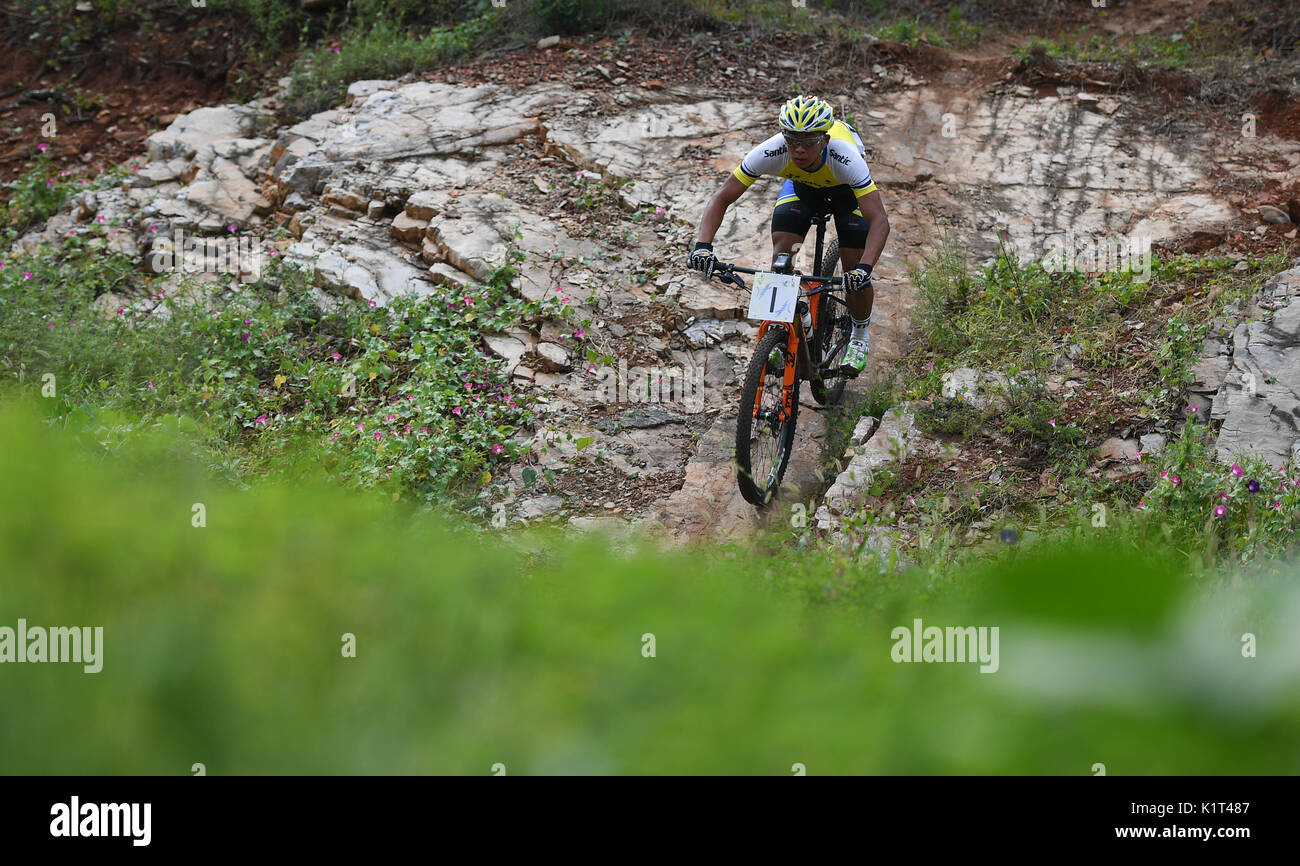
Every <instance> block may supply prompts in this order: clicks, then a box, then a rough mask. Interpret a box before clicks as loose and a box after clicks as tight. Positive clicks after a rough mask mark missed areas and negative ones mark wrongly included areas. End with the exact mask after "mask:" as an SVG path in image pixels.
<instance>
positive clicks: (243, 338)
mask: <svg viewBox="0 0 1300 866" xmlns="http://www.w3.org/2000/svg"><path fill="white" fill-rule="evenodd" d="M251 336H252V334H250V333H248V331H245V332H244V333H242V334H240V335H239V342H241V343H247V342H248V338H249V337H251Z"/></svg>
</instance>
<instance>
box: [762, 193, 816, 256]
mask: <svg viewBox="0 0 1300 866" xmlns="http://www.w3.org/2000/svg"><path fill="white" fill-rule="evenodd" d="M811 225H812V208H811V207H809V206H808V204H807V203H806V202H803V201H800V200H799V196H798V195H796V194H795V191H794V181H791V180H787V181H786V182H785V183H784V184H782V186H781V192H780V193H779V194H778V195H777V197H776V207H775V208H773V209H772V258H774V259H775V258H776V257H777V256H779V255H780V254H781V253H788V252H791V251H792V250H793V249H794V245H795V244H801V243H803V240H804V238H806V237H807V236H808V228H809V227H810V226H811Z"/></svg>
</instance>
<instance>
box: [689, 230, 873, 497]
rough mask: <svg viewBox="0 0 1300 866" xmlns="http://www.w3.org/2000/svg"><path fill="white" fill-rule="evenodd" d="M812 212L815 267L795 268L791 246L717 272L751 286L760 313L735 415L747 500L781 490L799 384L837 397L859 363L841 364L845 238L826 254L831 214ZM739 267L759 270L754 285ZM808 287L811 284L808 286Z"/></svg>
mask: <svg viewBox="0 0 1300 866" xmlns="http://www.w3.org/2000/svg"><path fill="white" fill-rule="evenodd" d="M830 217H831V214H829V213H826V214H822V215H820V216H817V217H814V218H813V225H815V226H817V241H816V247H815V248H814V254H813V273H812V274H799V273H796V272H795V270H794V266H793V257H792V256H791V255H790V254H789V253H782V254H780V255H778V256H777V257H776V258H775V259H774V260H773V262H772V269H771V270H770V271H762V270H754V269H753V268H742V267H739V266H737V265H728V264H724V263H721V262H719V263H718V265H717V267H716V268H715V269H714V272H713V275H714V276H715V277H717V278H719V279H720V280H722V281H723V282H727V283H731V284H733V285H736V286H739V287H740V288H742V289H744V290H745V291H747V292H750V305H749V318H751V319H755V320H757V321H760V322H761V323H762V324H760V325H759V328H758V345H757V347H756V348H755V349H754V355H753V357H752V358H751V359H750V362H749V367H748V369H747V370H746V372H745V382H744V385H743V386H742V387H741V389H740V413H739V417H738V418H737V421H736V483H737V485H738V486H739V487H740V495H741V496H743V497H744V498H745V501H746V502H749V503H751V504H753V505H756V506H758V507H759V508H763V507H765V506H766V505H768V504H769V503H770V502H771V501H772V500H773V499H774V498H775V497H776V495H777V492H778V491H779V490H780V488H781V479H782V478H783V477H784V476H785V470H786V466H787V465H788V464H789V462H790V453H791V450H792V449H793V447H794V431H795V424H796V423H797V422H798V418H799V386H800V383H801V382H803V381H807V382H808V385H809V390H811V391H812V395H813V399H814V400H816V401H817V402H818V403H819V404H821V405H823V406H826V405H835V404H837V403H839V402H840V401H841V400H842V399H843V397H844V388H845V385H847V384H848V380H849V379H851V378H853V377H855V376H857V375H858V371H857V370H855V369H854V368H852V367H845V366H842V365H841V364H840V361H841V359H842V358H843V354H844V350H845V348H846V347H847V346H848V343H849V336H850V334H851V332H852V328H853V325H852V321H851V319H850V317H849V311H848V305H847V304H846V303H845V301H844V298H843V293H842V292H839V293H837V292H836V289H837V288H838V287H839V286H840V285H842V283H843V278H842V277H836V276H833V275H834V273H835V270H836V267H837V266H838V265H839V241H838V240H837V241H836V242H835V243H833V244H832V245H831V248H830V250H829V251H828V255H827V257H826V260H825V261H823V260H822V243H823V241H824V240H825V235H826V222H827V220H828V219H830ZM740 274H752V275H753V276H754V280H753V288H752V289H751V288H750V287H749V286H747V285H745V281H744V280H743V279H741V277H740ZM804 289H806V291H804Z"/></svg>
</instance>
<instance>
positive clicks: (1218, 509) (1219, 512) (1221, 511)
mask: <svg viewBox="0 0 1300 866" xmlns="http://www.w3.org/2000/svg"><path fill="white" fill-rule="evenodd" d="M1227 513H1228V509H1226V508H1224V507H1223V506H1222V505H1216V506H1214V516H1215V517H1222V516H1223V515H1225V514H1227Z"/></svg>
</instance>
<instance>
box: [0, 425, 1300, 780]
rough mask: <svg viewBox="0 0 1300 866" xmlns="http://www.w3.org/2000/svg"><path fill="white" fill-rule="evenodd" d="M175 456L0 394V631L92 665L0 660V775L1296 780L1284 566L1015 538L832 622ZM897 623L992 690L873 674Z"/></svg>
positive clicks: (640, 555) (782, 571) (715, 554)
mask: <svg viewBox="0 0 1300 866" xmlns="http://www.w3.org/2000/svg"><path fill="white" fill-rule="evenodd" d="M83 435H84V436H86V437H87V438H93V431H84V432H83ZM185 436H186V434H185V431H184V430H183V429H181V428H180V427H179V426H176V425H173V426H171V427H168V426H166V425H163V426H162V427H159V428H158V430H157V433H156V436H155V437H152V438H139V439H137V440H135V441H134V443H133V444H132V445H130V446H129V447H127V448H124V449H123V450H121V451H119V452H118V453H117V454H115V455H114V457H113V458H112V459H104V458H102V457H91V456H88V454H89V453H94V452H87V451H85V450H83V449H82V448H81V447H79V446H77V445H76V444H75V443H74V441H73V439H74V437H72V436H70V435H69V434H66V433H60V432H58V431H57V430H53V429H50V428H49V427H47V426H46V425H45V424H43V423H42V421H41V415H40V410H39V407H34V406H32V405H31V401H29V400H26V399H24V400H9V401H7V402H5V403H4V404H0V470H2V471H3V477H4V478H5V484H4V485H3V486H0V514H2V515H3V518H2V519H0V568H2V569H3V575H4V576H3V582H2V583H0V586H3V592H2V593H0V626H9V627H11V628H12V627H14V626H15V625H16V623H17V620H18V619H19V618H20V617H21V618H24V619H26V620H27V622H28V623H29V624H31V625H46V626H51V625H67V626H72V625H86V626H102V627H103V628H104V648H103V659H104V662H103V670H102V671H101V672H100V673H98V674H93V675H92V674H85V673H83V672H82V671H81V668H80V666H79V665H73V664H17V663H12V664H11V663H6V664H3V665H0V699H2V700H3V705H4V712H3V713H0V773H4V774H23V773H39V774H45V773H70V774H81V773H87V774H164V775H170V774H176V775H185V774H188V773H189V772H190V767H191V765H192V764H194V763H195V762H201V763H203V764H205V765H206V767H207V772H208V773H209V774H212V775H233V774H279V773H304V774H327V773H341V774H352V773H385V774H386V773H394V774H417V773H457V774H472V775H486V774H488V773H489V772H490V768H491V767H492V765H493V764H495V763H498V762H499V763H503V764H505V766H506V768H507V772H508V773H509V774H511V775H528V774H542V773H556V774H563V773H589V774H627V773H646V774H668V773H736V774H755V775H766V774H776V775H784V774H789V773H790V772H791V771H792V770H791V768H792V765H793V764H795V763H802V764H804V765H805V766H806V767H807V772H808V773H809V774H810V775H829V774H844V773H921V774H928V773H993V774H998V773H1029V774H1039V773H1050V774H1066V775H1088V774H1091V773H1092V766H1093V764H1094V763H1097V762H1102V763H1105V764H1106V767H1107V773H1108V774H1109V775H1127V774H1148V773H1172V774H1181V773H1208V774H1219V773H1284V774H1285V773H1295V772H1297V771H1300V743H1298V742H1297V740H1296V738H1295V736H1294V732H1295V730H1296V725H1297V722H1300V689H1297V688H1296V686H1297V685H1298V684H1300V682H1298V680H1300V662H1297V659H1300V652H1298V651H1297V650H1298V649H1300V647H1298V646H1297V642H1298V641H1300V637H1298V636H1300V629H1298V628H1297V627H1296V626H1297V625H1300V622H1297V617H1298V614H1300V596H1298V595H1297V592H1296V589H1295V581H1294V573H1293V572H1292V571H1289V570H1288V571H1286V572H1285V573H1282V574H1279V575H1276V576H1270V575H1257V576H1255V577H1254V578H1252V579H1251V580H1248V581H1246V582H1243V583H1241V584H1240V585H1238V586H1235V587H1231V588H1228V587H1215V586H1213V585H1208V586H1207V585H1204V584H1202V585H1200V586H1195V585H1192V584H1190V583H1188V582H1187V581H1186V580H1185V579H1183V578H1182V577H1181V576H1180V573H1179V571H1178V569H1177V565H1178V563H1177V562H1176V561H1170V560H1163V559H1157V560H1151V559H1146V558H1137V557H1135V556H1133V555H1132V553H1131V552H1127V551H1124V550H1109V551H1107V550H1097V549H1075V550H1069V549H1047V548H1040V549H1037V550H1034V549H1026V550H1008V551H1007V552H1006V553H1005V555H1003V556H1002V557H1000V558H998V559H997V560H996V561H995V562H993V563H992V564H991V565H989V566H988V567H986V568H984V569H982V570H975V571H969V570H968V571H966V572H965V573H952V574H948V575H945V579H943V580H941V581H935V580H933V579H932V578H930V577H928V576H925V575H920V574H916V573H908V574H904V575H901V576H890V577H889V578H888V579H886V578H884V577H882V576H880V575H878V574H876V573H875V572H873V571H871V570H868V569H864V568H862V567H859V568H858V569H857V570H856V571H855V572H849V573H848V574H845V575H843V576H842V577H841V578H839V579H841V580H843V581H844V582H845V583H846V584H851V585H855V586H856V587H857V588H858V589H859V590H861V591H860V592H859V593H858V594H857V595H856V596H853V598H852V600H850V602H849V603H847V604H844V605H838V604H832V603H827V602H825V601H820V602H819V601H813V600H812V597H813V595H814V593H812V592H800V589H799V587H798V586H796V585H795V583H796V582H798V581H801V580H802V581H804V585H803V589H804V590H810V589H812V588H814V587H815V586H816V585H818V584H820V583H821V582H823V581H825V580H827V579H829V574H828V572H827V565H826V563H827V561H826V560H822V559H819V558H813V557H805V558H804V559H803V562H804V563H805V565H804V566H803V568H804V569H805V571H804V572H802V573H801V572H800V570H799V569H800V566H799V565H798V564H797V563H798V560H796V559H795V558H794V557H790V558H789V559H788V560H778V559H769V558H764V557H755V556H753V555H752V554H751V553H749V552H747V551H743V550H733V551H725V550H713V551H691V552H681V553H674V554H668V553H657V552H654V551H653V550H651V549H649V548H643V547H640V546H639V545H637V544H635V543H629V544H627V545H624V546H617V545H609V544H607V543H606V542H604V541H602V540H601V539H600V538H598V537H594V536H592V537H584V538H577V539H574V538H565V537H562V536H559V535H549V534H530V535H513V534H506V533H497V534H492V533H487V534H484V533H479V532H474V531H471V530H468V529H466V528H464V527H463V526H462V525H461V524H459V523H458V521H457V520H456V518H455V517H454V516H453V515H445V514H437V513H434V512H428V511H414V510H410V509H407V508H404V507H402V506H395V505H392V504H391V503H388V502H384V501H382V500H380V499H379V498H377V497H372V496H369V495H365V494H355V493H354V494H348V493H345V492H343V491H340V490H338V489H337V488H329V487H324V488H316V487H312V486H310V485H308V486H292V487H291V486H275V485H255V486H254V487H252V488H250V489H246V490H235V489H231V488H229V487H226V486H224V485H221V484H219V483H216V482H214V481H212V480H211V479H210V478H209V477H208V476H207V475H206V473H205V472H204V471H203V468H202V466H201V465H199V464H196V463H192V462H189V461H187V460H186V459H185V458H184V457H183V456H177V451H178V450H179V451H180V452H181V453H183V452H184V448H180V449H177V448H176V443H177V442H178V441H181V442H183V441H184V439H185ZM194 503H202V504H203V506H204V508H205V509H206V526H204V527H201V528H196V527H194V526H192V525H191V521H192V513H193V512H192V506H193V505H194ZM800 598H802V599H804V603H800V601H799V599H800ZM914 618H921V619H922V620H923V622H924V624H925V625H927V626H929V625H938V626H949V625H953V626H966V625H972V626H998V627H999V629H1000V649H999V652H1000V664H999V670H998V671H997V672H996V673H990V674H981V673H979V671H978V669H977V665H973V664H921V663H914V664H898V663H895V662H893V661H891V648H892V645H893V641H892V640H891V637H890V633H891V630H892V629H894V628H895V627H898V626H907V627H911V625H912V623H913V620H914ZM1244 632H1251V633H1254V634H1256V635H1257V636H1258V640H1259V657H1258V658H1244V657H1243V656H1242V653H1241V646H1242V643H1241V636H1242V634H1243V633H1244ZM344 634H352V635H355V637H356V647H357V653H356V657H355V658H344V657H343V655H342V652H341V648H342V637H343V635H344ZM648 634H653V636H654V641H655V655H654V657H653V658H648V657H645V656H644V655H643V646H646V644H645V643H643V637H644V636H645V635H648Z"/></svg>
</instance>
